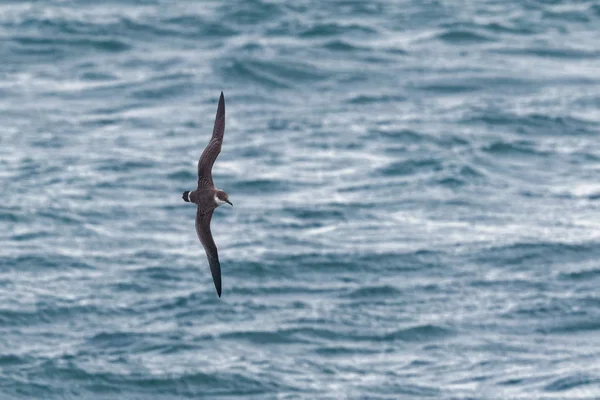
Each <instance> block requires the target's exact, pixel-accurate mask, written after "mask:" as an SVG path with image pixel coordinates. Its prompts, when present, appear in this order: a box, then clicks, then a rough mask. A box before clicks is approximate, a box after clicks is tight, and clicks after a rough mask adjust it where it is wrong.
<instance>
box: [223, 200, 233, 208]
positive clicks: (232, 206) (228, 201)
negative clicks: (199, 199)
mask: <svg viewBox="0 0 600 400" xmlns="http://www.w3.org/2000/svg"><path fill="white" fill-rule="evenodd" d="M225 201H226V202H227V203H229V205H230V206H231V207H233V204H231V202H230V201H229V200H225Z"/></svg>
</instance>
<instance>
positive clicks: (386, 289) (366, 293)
mask: <svg viewBox="0 0 600 400" xmlns="http://www.w3.org/2000/svg"><path fill="white" fill-rule="evenodd" d="M400 295H402V292H401V291H400V290H398V289H397V288H395V287H393V286H390V285H381V286H366V287H362V288H359V289H355V290H353V291H351V292H350V293H348V294H346V295H343V296H342V297H345V298H349V299H371V298H377V297H391V298H393V297H396V296H400Z"/></svg>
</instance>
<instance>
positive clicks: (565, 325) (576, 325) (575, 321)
mask: <svg viewBox="0 0 600 400" xmlns="http://www.w3.org/2000/svg"><path fill="white" fill-rule="evenodd" d="M565 315H568V314H563V316H562V319H563V320H564V321H563V322H555V323H551V324H547V325H546V326H543V327H540V328H538V329H537V332H539V333H541V334H544V335H552V334H555V335H564V334H569V335H571V334H572V335H574V334H577V333H582V332H597V331H600V321H597V320H593V321H592V320H590V319H589V318H590V316H582V317H579V318H573V317H570V318H569V317H565Z"/></svg>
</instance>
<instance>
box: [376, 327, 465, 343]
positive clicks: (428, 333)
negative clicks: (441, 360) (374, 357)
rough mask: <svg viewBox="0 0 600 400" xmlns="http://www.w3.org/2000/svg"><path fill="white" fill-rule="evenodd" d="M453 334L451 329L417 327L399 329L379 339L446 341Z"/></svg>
mask: <svg viewBox="0 0 600 400" xmlns="http://www.w3.org/2000/svg"><path fill="white" fill-rule="evenodd" d="M454 334H455V332H454V331H453V330H452V329H448V328H444V327H441V326H437V325H430V324H426V325H419V326H415V327H412V328H407V329H399V330H397V331H394V332H391V333H388V334H386V335H383V336H382V337H381V340H382V341H386V342H387V341H396V340H400V341H403V342H424V341H431V340H440V339H446V338H449V337H451V336H454Z"/></svg>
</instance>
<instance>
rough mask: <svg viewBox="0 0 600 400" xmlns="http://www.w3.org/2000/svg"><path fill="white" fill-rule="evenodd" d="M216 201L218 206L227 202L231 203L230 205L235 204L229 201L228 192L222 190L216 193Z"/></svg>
mask: <svg viewBox="0 0 600 400" xmlns="http://www.w3.org/2000/svg"><path fill="white" fill-rule="evenodd" d="M215 203H217V207H218V206H220V205H221V204H225V203H227V204H229V205H230V206H233V204H231V202H230V201H229V196H228V195H227V193H225V192H224V191H222V190H217V193H216V194H215Z"/></svg>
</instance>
